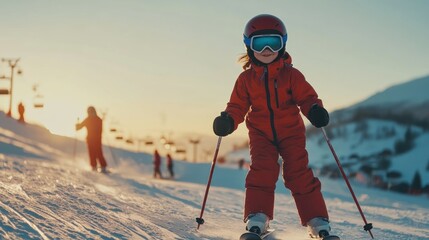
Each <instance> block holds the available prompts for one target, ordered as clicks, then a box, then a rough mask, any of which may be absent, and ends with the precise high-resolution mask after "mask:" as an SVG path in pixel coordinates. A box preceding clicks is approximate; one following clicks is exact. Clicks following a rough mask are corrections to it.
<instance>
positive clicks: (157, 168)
mask: <svg viewBox="0 0 429 240" xmlns="http://www.w3.org/2000/svg"><path fill="white" fill-rule="evenodd" d="M153 177H154V178H156V177H159V178H162V174H161V156H160V155H159V153H158V150H156V149H155V152H154V153H153Z"/></svg>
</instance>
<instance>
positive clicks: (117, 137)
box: [116, 135, 124, 140]
mask: <svg viewBox="0 0 429 240" xmlns="http://www.w3.org/2000/svg"><path fill="white" fill-rule="evenodd" d="M123 139H124V137H123V136H120V135H119V136H116V140H123Z"/></svg>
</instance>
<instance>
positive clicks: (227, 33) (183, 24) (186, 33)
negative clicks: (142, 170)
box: [0, 0, 429, 137]
mask: <svg viewBox="0 0 429 240" xmlns="http://www.w3.org/2000/svg"><path fill="white" fill-rule="evenodd" d="M428 11H429V1H424V0H414V1H398V0H378V1H371V0H362V1H340V0H338V1H336V0H335V1H334V0H327V1H284V0H272V1H260V0H247V1H227V0H217V1H196V0H195V1H191V0H180V1H179V0H175V1H173V0H172V1H145V0H134V1H132V0H124V1H113V0H92V1H83V0H77V1H47V0H39V1H31V0H18V1H6V0H0V30H1V33H0V34H1V35H0V58H20V61H19V63H18V65H19V67H20V69H21V70H22V72H23V74H22V75H15V78H14V83H15V85H14V89H15V90H14V96H13V108H12V111H13V112H12V113H13V115H14V117H17V104H18V103H19V102H20V101H22V102H23V103H24V105H25V106H26V110H27V111H26V117H27V120H28V121H30V122H37V123H40V124H43V125H45V126H46V127H47V128H48V129H50V130H51V131H52V132H54V133H58V134H64V135H68V136H74V134H75V131H74V123H75V122H76V120H77V118H80V119H83V118H84V117H86V108H87V106H89V105H93V106H95V107H96V108H97V110H98V112H99V113H101V112H106V114H107V115H106V120H107V121H106V124H109V125H114V126H116V127H117V128H118V129H120V130H121V131H123V133H124V134H126V135H130V136H133V137H145V136H147V135H154V134H159V133H161V132H173V133H175V134H179V133H199V134H213V133H212V121H213V119H214V118H215V117H216V116H217V115H218V114H219V113H220V112H221V111H222V110H224V108H225V106H226V103H227V101H228V100H229V96H230V93H231V90H232V87H233V85H234V82H235V80H236V78H237V76H238V74H239V73H240V72H241V71H242V69H241V66H240V65H239V64H238V63H237V58H238V57H239V55H240V54H241V53H244V51H245V48H244V44H243V42H242V33H243V28H244V25H245V24H246V23H247V21H248V20H249V19H250V18H252V17H253V16H255V15H257V14H261V13H269V14H273V15H276V16H278V17H279V18H280V19H282V20H283V21H284V22H285V25H286V28H287V31H288V36H289V37H288V42H287V47H286V48H287V51H288V52H289V53H290V54H291V56H292V58H293V63H294V66H295V67H296V68H298V69H299V70H300V71H302V72H303V74H304V75H305V76H306V79H307V81H309V82H310V84H312V85H313V87H314V88H315V89H316V91H317V92H318V93H319V96H320V98H321V99H323V101H324V103H325V107H326V108H327V109H328V110H329V111H334V110H336V109H339V108H342V107H347V106H349V105H352V104H354V103H356V102H358V101H361V100H363V99H364V98H366V97H368V96H370V95H372V94H374V93H376V92H378V91H382V90H383V89H385V88H386V87H389V86H391V85H393V84H397V83H401V82H405V81H408V80H411V79H414V78H417V77H421V76H425V75H428V74H429V47H428V43H429V27H428V24H429V14H427V13H428ZM9 72H10V69H9V67H8V65H7V63H5V62H3V63H1V64H0V75H3V74H5V75H6V76H8V75H9ZM35 84H38V86H39V87H38V92H37V93H36V92H34V91H33V90H32V87H33V85H35ZM6 87H8V82H7V81H5V80H0V89H1V88H6ZM36 94H40V95H43V98H40V97H37V98H36V97H35V95H36ZM37 101H39V102H43V103H44V104H45V107H44V108H43V109H34V108H33V104H34V103H35V102H37ZM8 104H9V99H8V97H7V96H4V95H0V110H2V111H5V112H7V110H8ZM245 134H246V128H245V126H244V125H241V126H240V128H239V130H238V133H237V136H245Z"/></svg>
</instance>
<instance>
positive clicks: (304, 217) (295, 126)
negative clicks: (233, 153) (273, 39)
mask: <svg viewBox="0 0 429 240" xmlns="http://www.w3.org/2000/svg"><path fill="white" fill-rule="evenodd" d="M291 62H292V61H291V57H290V56H288V58H287V59H284V58H281V59H279V60H277V61H275V62H273V63H270V64H268V65H267V66H265V67H263V66H255V65H252V66H251V68H250V69H247V70H245V71H244V72H242V73H241V74H240V75H239V77H238V79H237V81H236V83H235V86H234V89H233V91H232V94H231V98H230V101H229V102H228V104H227V108H226V110H225V111H226V112H228V113H229V115H230V116H231V117H232V118H233V119H234V124H235V126H234V129H236V128H237V126H238V124H240V123H241V122H243V120H244V118H245V117H246V125H247V128H248V130H249V139H250V155H251V165H250V170H249V172H248V174H247V177H246V199H245V206H244V218H245V219H246V218H247V216H248V215H249V214H251V213H258V212H262V213H265V214H266V215H267V216H269V218H270V219H273V215H274V191H275V187H276V182H277V180H278V176H279V171H280V165H279V163H278V159H279V154H280V156H281V157H282V159H283V164H282V173H283V181H284V184H285V186H286V187H287V188H288V189H289V190H290V191H291V192H292V196H293V197H294V199H295V203H296V207H297V209H298V213H299V216H300V218H301V223H302V225H306V223H307V222H308V221H309V220H311V219H312V218H314V217H325V218H328V213H327V210H326V205H325V201H324V199H323V196H322V193H321V184H320V181H319V180H318V179H317V178H315V177H314V175H313V172H312V170H311V169H309V168H308V155H307V151H306V149H305V126H304V122H303V119H302V117H301V116H300V110H301V112H302V113H303V114H304V115H305V116H308V112H309V111H310V108H311V106H312V105H313V104H319V105H320V106H323V105H322V101H321V100H320V99H319V98H318V96H317V93H316V92H315V90H314V89H313V87H312V86H311V85H310V84H309V83H308V82H307V81H306V80H305V78H304V76H303V74H302V73H301V72H300V71H298V70H297V69H296V68H294V67H292V65H291Z"/></svg>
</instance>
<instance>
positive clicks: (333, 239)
mask: <svg viewBox="0 0 429 240" xmlns="http://www.w3.org/2000/svg"><path fill="white" fill-rule="evenodd" d="M319 235H320V237H321V239H322V240H341V239H340V238H339V237H338V236H335V235H330V234H329V233H328V232H327V231H324V230H322V231H320V232H319Z"/></svg>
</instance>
